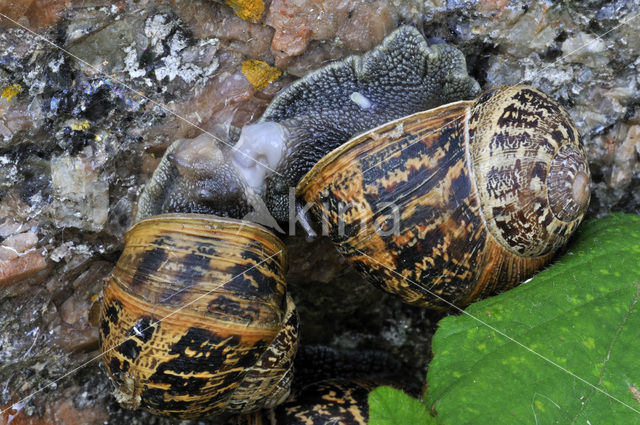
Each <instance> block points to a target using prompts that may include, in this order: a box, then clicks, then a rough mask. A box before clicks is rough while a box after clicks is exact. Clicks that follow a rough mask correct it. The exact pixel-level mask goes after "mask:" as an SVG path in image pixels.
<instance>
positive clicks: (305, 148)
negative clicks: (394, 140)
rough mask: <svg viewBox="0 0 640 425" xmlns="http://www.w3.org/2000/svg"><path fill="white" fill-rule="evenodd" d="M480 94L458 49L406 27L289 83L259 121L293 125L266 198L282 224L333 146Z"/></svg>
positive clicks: (290, 127)
mask: <svg viewBox="0 0 640 425" xmlns="http://www.w3.org/2000/svg"><path fill="white" fill-rule="evenodd" d="M479 91H480V88H479V85H478V83H477V82H476V81H475V80H474V79H473V78H471V77H469V76H468V75H467V69H466V62H465V58H464V55H463V54H462V53H461V52H460V51H459V50H457V49H456V48H455V47H453V46H449V45H447V44H435V45H432V46H429V45H428V44H427V41H426V40H425V39H424V37H423V36H422V34H420V32H419V31H418V30H416V29H415V28H413V27H409V26H404V27H400V28H398V29H397V30H395V31H394V32H393V33H391V34H390V35H389V36H388V37H387V38H385V40H384V41H383V42H382V43H381V44H380V45H379V46H378V47H376V48H375V49H373V50H372V51H370V52H367V53H365V54H364V55H362V56H351V57H348V58H346V59H345V60H343V61H340V62H335V63H332V64H329V65H327V66H325V67H323V68H320V69H318V70H316V71H314V72H312V73H310V74H308V75H306V76H305V77H304V78H302V79H300V80H298V81H297V82H295V83H294V84H292V85H291V86H289V87H287V88H286V89H285V90H284V91H283V92H281V93H280V94H279V95H278V96H277V97H276V98H274V99H273V101H272V102H271V103H270V104H269V107H268V108H267V110H266V111H265V113H264V114H263V116H262V117H261V118H260V122H261V123H264V122H277V123H279V124H280V125H282V126H283V127H284V128H286V130H287V136H286V137H287V140H286V141H285V144H286V146H287V148H286V152H285V155H284V157H283V160H282V161H281V163H280V164H278V166H277V168H276V170H277V171H278V174H276V173H273V174H270V175H269V176H268V177H267V179H266V188H265V202H266V204H267V207H268V208H269V211H271V213H272V214H273V216H274V217H275V218H276V220H278V221H287V219H288V218H289V188H291V187H295V186H296V185H297V184H298V182H299V181H300V179H301V178H302V176H304V174H306V173H307V172H308V171H309V170H310V169H311V167H313V165H314V164H315V163H316V162H317V161H318V160H319V159H320V158H322V157H323V156H325V155H326V154H327V153H329V152H330V151H331V150H333V149H335V148H337V147H338V146H340V145H341V144H343V143H345V142H347V141H348V140H349V139H350V138H352V137H353V136H355V135H357V134H359V133H362V132H364V131H366V130H369V129H372V128H374V127H377V126H379V125H381V124H383V123H385V122H388V121H391V120H394V119H397V118H400V117H403V116H405V115H410V114H413V113H416V112H419V111H424V110H427V109H430V108H434V107H436V106H439V105H442V104H445V103H449V102H453V101H456V100H461V99H471V98H473V97H475V96H476V95H477V94H478V93H479Z"/></svg>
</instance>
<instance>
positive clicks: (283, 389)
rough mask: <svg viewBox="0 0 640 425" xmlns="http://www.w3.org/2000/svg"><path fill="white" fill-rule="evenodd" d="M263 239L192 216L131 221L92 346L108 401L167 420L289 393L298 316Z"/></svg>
mask: <svg viewBox="0 0 640 425" xmlns="http://www.w3.org/2000/svg"><path fill="white" fill-rule="evenodd" d="M286 264H287V259H286V249H285V247H284V245H283V243H282V242H281V241H280V240H279V239H278V238H277V237H276V236H275V235H274V234H273V233H272V232H270V231H268V230H266V229H264V228H262V227H261V226H259V225H256V224H251V223H248V222H242V221H239V220H234V219H229V218H222V217H216V216H212V215H201V214H190V213H183V214H177V213H174V214H159V215H155V216H153V217H151V218H148V219H145V220H141V221H138V222H137V223H136V224H135V225H134V226H133V227H132V228H131V229H130V230H129V231H128V232H127V234H126V237H125V247H124V250H123V252H122V255H121V257H120V258H119V260H118V263H117V264H116V267H115V269H114V271H113V274H112V275H111V277H110V279H109V281H108V283H107V285H106V287H105V288H104V295H103V303H102V321H101V326H100V344H101V349H102V358H103V363H104V365H105V366H106V369H107V372H108V375H109V376H110V378H111V380H112V381H113V383H114V384H115V386H116V391H115V393H114V395H115V397H116V399H117V401H118V402H119V403H120V404H121V405H122V406H123V407H126V408H129V409H135V408H138V407H141V408H144V409H147V410H149V411H151V412H153V413H157V414H162V415H168V416H172V417H176V418H200V417H206V416H210V415H220V414H224V413H236V412H251V411H254V410H257V409H259V408H263V407H272V406H275V405H277V404H279V403H281V402H282V401H284V400H285V399H286V397H287V395H288V394H289V390H290V384H291V379H292V365H293V357H294V355H295V352H296V349H297V332H298V317H297V313H296V311H295V308H294V305H293V302H292V301H291V299H290V298H289V295H288V294H287V293H286V286H285V281H284V275H285V273H286Z"/></svg>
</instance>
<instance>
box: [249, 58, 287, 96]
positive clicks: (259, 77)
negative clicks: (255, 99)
mask: <svg viewBox="0 0 640 425" xmlns="http://www.w3.org/2000/svg"><path fill="white" fill-rule="evenodd" d="M242 73H243V74H244V76H245V77H246V78H247V80H249V83H251V85H252V86H253V88H254V89H256V90H260V89H263V88H265V87H267V86H268V85H269V84H270V83H271V82H272V81H273V80H275V79H276V78H278V77H279V76H280V75H282V71H280V70H279V69H278V68H275V67H273V66H270V65H269V64H268V63H266V62H264V61H259V60H256V59H249V60H246V61H244V62H242Z"/></svg>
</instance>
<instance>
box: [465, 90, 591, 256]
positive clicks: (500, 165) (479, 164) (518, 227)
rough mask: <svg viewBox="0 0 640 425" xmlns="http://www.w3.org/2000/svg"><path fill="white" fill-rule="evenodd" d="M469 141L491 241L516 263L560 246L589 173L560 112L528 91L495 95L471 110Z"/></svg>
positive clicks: (575, 219) (578, 212)
mask: <svg viewBox="0 0 640 425" xmlns="http://www.w3.org/2000/svg"><path fill="white" fill-rule="evenodd" d="M469 141H470V145H471V148H470V155H471V164H472V168H473V173H474V177H475V181H476V185H477V190H478V194H479V198H480V204H481V206H482V207H481V209H482V213H483V216H484V219H485V220H486V223H487V225H488V227H489V229H490V232H491V234H492V236H493V237H494V238H496V240H497V241H498V242H499V243H500V244H501V246H503V247H504V248H506V249H507V250H509V251H510V252H512V253H514V254H516V255H520V256H527V257H538V256H542V255H545V254H548V253H550V252H553V251H555V250H557V249H558V248H559V247H560V246H562V245H563V244H564V243H565V242H566V241H567V239H568V237H569V236H570V235H571V233H572V232H573V231H574V230H575V228H576V227H577V225H578V224H579V223H580V221H581V220H582V216H583V215H584V213H585V211H586V208H587V206H588V204H589V167H588V164H587V162H586V157H585V154H584V152H583V150H582V146H581V144H580V140H579V136H578V131H577V129H576V128H575V125H574V124H573V122H572V120H571V118H570V117H569V115H568V114H567V112H566V111H565V110H564V109H563V108H562V107H561V106H560V105H558V103H556V102H555V101H554V100H552V99H550V98H549V97H548V96H546V95H545V94H544V93H541V92H540V91H538V90H536V89H534V88H532V87H525V86H511V87H498V88H494V89H491V90H488V91H486V92H484V93H483V94H482V95H480V96H479V98H478V99H477V100H476V102H475V104H474V105H473V108H472V112H471V116H470V119H469Z"/></svg>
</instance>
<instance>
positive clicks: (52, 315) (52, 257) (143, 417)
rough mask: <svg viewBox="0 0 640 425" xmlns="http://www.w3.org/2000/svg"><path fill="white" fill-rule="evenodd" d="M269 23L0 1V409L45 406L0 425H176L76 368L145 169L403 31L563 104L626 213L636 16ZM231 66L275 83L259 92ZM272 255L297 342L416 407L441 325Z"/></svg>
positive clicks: (639, 190)
mask: <svg viewBox="0 0 640 425" xmlns="http://www.w3.org/2000/svg"><path fill="white" fill-rule="evenodd" d="M238 3H240V2H238ZM45 4H46V5H47V7H43V5H45ZM265 6H266V9H265V11H264V13H263V14H262V18H261V21H260V22H259V23H256V24H254V23H250V22H247V21H244V20H242V19H240V18H239V17H238V16H237V15H236V14H234V12H233V10H232V9H231V8H230V7H228V6H225V5H223V4H221V3H217V2H212V1H209V0H158V1H150V0H139V1H133V0H126V1H121V2H117V3H114V2H107V1H106V0H91V1H80V0H77V1H76V0H67V1H55V2H54V1H47V2H44V1H40V0H32V1H26V2H25V1H21V0H15V1H14V0H9V1H6V0H5V1H4V2H0V13H2V14H4V15H8V16H9V17H10V18H11V19H14V20H15V21H16V22H17V23H13V22H10V21H8V20H6V19H5V18H3V17H2V16H0V409H5V408H8V407H11V404H12V403H15V402H17V401H19V400H21V398H23V397H26V396H28V395H30V394H32V393H33V392H34V391H37V390H38V389H42V391H41V392H39V393H37V394H35V396H34V397H33V398H31V399H28V400H24V401H22V402H20V403H18V404H16V405H14V406H13V407H14V409H11V410H8V411H5V410H2V413H1V414H0V423H7V422H9V421H11V423H12V424H22V423H25V424H27V423H31V424H44V423H47V424H63V423H65V424H74V423H84V424H91V423H95V424H97V423H104V422H105V421H107V423H112V424H117V423H134V424H135V423H137V424H143V423H144V424H147V423H149V424H150V423H153V424H163V423H171V421H169V420H166V419H164V418H157V417H153V416H152V415H149V414H147V413H144V412H128V411H124V410H122V409H120V408H119V407H118V406H117V404H116V403H115V402H114V400H113V398H112V397H111V396H110V395H109V391H110V383H109V382H108V380H107V379H106V376H105V374H104V372H103V369H102V368H101V367H100V366H99V364H98V363H97V362H95V361H93V362H92V363H90V364H89V365H88V366H86V367H84V368H82V369H79V370H77V371H75V368H78V367H80V366H81V365H83V364H84V363H85V362H87V361H89V360H91V359H93V358H94V357H95V356H96V355H97V331H96V311H97V305H98V303H99V296H100V291H101V286H102V282H103V279H104V278H105V277H106V276H107V275H108V274H109V272H110V269H111V267H112V266H113V264H114V262H115V260H116V259H117V256H118V254H119V250H120V248H121V240H122V236H123V234H124V232H125V230H126V229H127V228H128V226H129V225H130V223H131V219H132V216H133V213H134V208H135V201H136V199H137V196H138V194H139V192H140V189H141V187H142V185H143V184H144V183H145V182H146V179H147V178H148V176H149V175H150V173H151V172H152V171H153V168H154V167H155V165H156V164H157V160H158V157H159V155H161V154H162V152H163V151H164V149H165V148H166V147H167V145H168V144H169V143H170V142H171V141H173V140H175V139H177V138H181V137H194V136H196V135H198V134H200V133H202V130H203V129H207V130H212V129H213V128H214V127H220V128H222V130H221V131H220V132H216V134H224V131H225V129H227V128H228V126H229V125H231V124H232V125H236V126H241V125H243V124H245V123H247V122H250V121H255V120H256V119H257V118H258V117H259V116H260V115H261V113H262V111H263V110H264V108H265V107H266V105H267V104H268V102H269V101H270V99H271V98H272V97H273V96H274V95H275V93H277V91H278V90H279V89H280V88H282V87H284V86H285V85H287V84H289V83H290V82H291V81H293V80H294V76H297V75H302V74H304V73H305V72H307V71H308V70H310V69H315V68H317V67H318V66H320V65H321V64H323V63H326V62H327V61H330V60H335V59H340V58H343V57H345V56H347V55H349V54H352V53H361V52H363V51H365V50H367V49H369V48H370V47H371V46H374V45H375V44H377V43H378V42H379V41H380V40H381V39H382V38H383V37H384V36H385V35H386V34H388V33H389V32H390V31H392V30H393V28H395V27H396V26H398V25H400V24H403V23H412V24H414V25H416V26H417V27H418V28H419V29H421V30H422V31H423V32H424V34H425V35H426V37H427V38H428V39H429V40H430V42H440V41H446V42H448V43H451V44H454V45H456V46H457V47H458V48H459V49H461V50H462V51H463V52H464V53H465V55H466V57H467V65H468V69H469V72H470V73H471V74H472V75H473V76H474V77H475V78H476V79H477V80H478V81H479V82H480V84H481V85H482V86H483V87H490V86H493V85H496V84H506V83H516V82H524V83H529V84H533V85H534V86H536V87H538V88H540V89H542V90H543V91H545V92H546V93H548V94H549V95H551V96H553V97H554V98H556V99H558V100H559V101H560V102H561V103H562V104H563V105H565V106H566V107H567V109H568V110H569V113H570V114H571V115H572V117H573V118H574V119H575V121H576V123H577V125H578V127H579V129H580V132H581V134H582V135H583V138H584V142H585V145H586V147H587V151H588V155H589V162H590V166H591V171H592V175H593V179H594V186H593V188H592V203H591V207H590V211H589V214H590V215H592V216H593V215H603V214H606V213H607V212H609V211H627V212H635V213H640V112H638V108H637V106H638V105H639V104H640V92H639V90H640V86H639V82H638V75H640V60H639V59H638V56H639V53H640V17H638V16H637V15H635V13H637V10H638V7H639V6H640V5H639V4H638V1H637V0H614V1H603V0H588V1H582V2H551V1H540V2H531V1H528V2H516V1H512V2H510V1H507V0H495V1H479V0H478V1H474V0H461V1H448V2H445V1H441V0H426V1H420V0H409V1H404V0H375V1H346V0H342V1H338V0H321V1H310V0H299V1H295V2H293V1H290V0H273V1H271V2H267V3H266V5H265ZM293 12H295V13H293ZM20 25H26V26H27V28H29V29H33V30H36V31H38V34H41V35H43V36H45V37H46V38H47V39H48V40H50V41H52V42H54V43H56V44H58V45H60V46H62V47H64V48H65V49H66V50H67V51H68V52H69V53H70V54H72V55H74V56H76V58H74V57H72V56H70V55H69V54H67V53H65V52H63V51H61V50H59V49H58V48H56V47H54V46H52V45H51V44H49V43H47V42H45V41H43V40H42V39H40V38H38V37H37V36H36V35H34V34H32V33H30V32H28V31H27V30H26V29H23V28H21V27H20ZM246 59H258V60H262V61H265V62H267V63H269V64H270V65H275V66H278V67H279V68H280V69H281V70H282V71H283V72H284V74H283V76H282V77H280V78H279V79H278V80H276V81H274V82H273V83H271V84H269V85H268V86H267V87H265V88H264V89H261V90H259V89H256V88H254V87H253V86H252V85H251V84H250V83H249V82H248V81H247V79H246V78H245V77H244V75H243V73H242V61H244V60H246ZM287 243H288V244H289V247H290V252H291V253H292V255H291V257H292V262H291V266H290V275H289V282H290V285H291V288H292V289H291V290H292V293H293V295H294V297H295V298H296V302H297V304H298V305H299V306H300V310H301V317H302V335H303V336H302V338H303V343H309V344H328V345H331V346H333V347H336V348H349V349H353V348H357V349H378V350H383V351H384V352H386V353H389V354H391V355H392V356H395V357H396V358H398V359H399V360H400V362H401V363H402V366H403V368H404V374H403V375H402V376H401V377H400V378H399V381H400V382H401V384H404V385H405V386H407V387H408V388H409V389H412V390H414V391H416V388H419V387H420V385H421V384H422V380H423V379H424V378H423V377H424V371H425V368H426V365H427V362H428V358H429V352H430V350H429V341H430V337H431V335H432V333H433V331H434V329H435V322H436V320H437V319H438V318H439V317H440V315H441V314H438V313H432V312H428V311H426V310H423V309H418V308H414V307H410V306H406V305H402V304H401V303H400V302H399V301H398V300H396V299H394V298H393V297H391V296H387V295H385V294H381V293H380V292H379V291H377V290H376V289H374V288H373V287H371V286H370V285H368V284H366V283H364V282H363V281H362V280H361V279H360V278H359V277H358V276H357V274H355V272H354V271H353V270H351V269H350V268H349V267H348V266H347V265H346V264H345V263H344V261H343V260H342V259H341V258H340V257H339V256H338V255H337V254H335V251H334V250H333V249H332V248H331V247H330V246H329V245H328V243H327V241H325V240H322V239H320V240H318V241H317V242H315V243H314V244H308V243H307V242H306V241H304V240H303V239H301V238H290V239H289V240H288V241H287ZM72 371H73V372H72ZM67 372H72V373H70V374H69V375H66V373H67ZM47 385H49V386H47ZM43 388H44V389H43ZM202 423H204V422H202Z"/></svg>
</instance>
